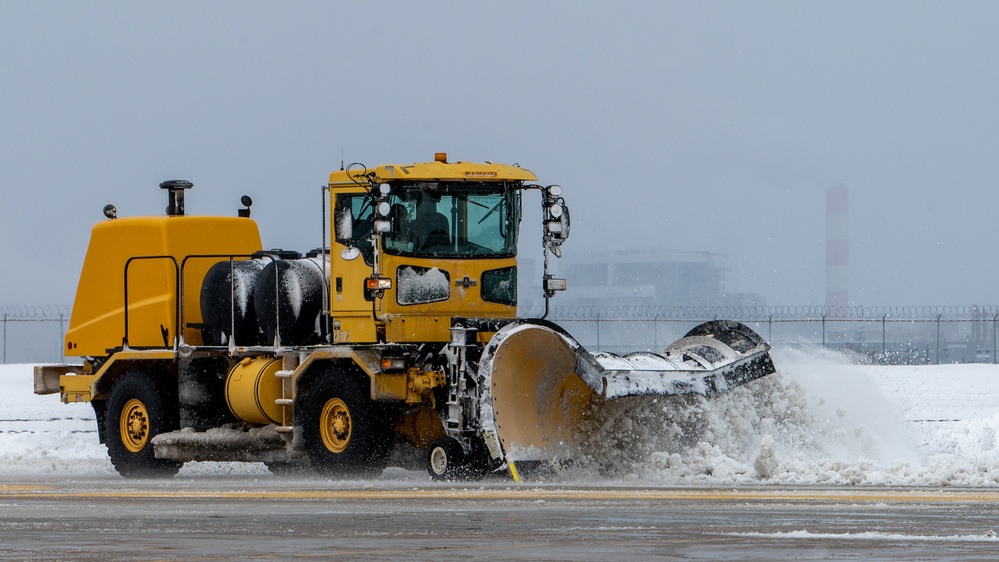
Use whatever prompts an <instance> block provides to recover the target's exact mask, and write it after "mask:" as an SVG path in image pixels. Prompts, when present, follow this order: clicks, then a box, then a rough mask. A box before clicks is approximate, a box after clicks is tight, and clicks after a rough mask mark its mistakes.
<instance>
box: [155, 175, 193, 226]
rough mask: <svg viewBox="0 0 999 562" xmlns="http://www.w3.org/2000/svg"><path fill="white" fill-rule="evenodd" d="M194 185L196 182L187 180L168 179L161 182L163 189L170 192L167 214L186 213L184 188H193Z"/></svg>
mask: <svg viewBox="0 0 999 562" xmlns="http://www.w3.org/2000/svg"><path fill="white" fill-rule="evenodd" d="M192 187H194V184H193V183H191V182H189V181H187V180H168V181H165V182H163V183H161V184H160V188H161V189H165V190H167V191H168V192H169V200H168V203H167V208H166V214H167V216H171V217H173V216H183V215H184V190H185V189H191V188H192Z"/></svg>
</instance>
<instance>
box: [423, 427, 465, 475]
mask: <svg viewBox="0 0 999 562" xmlns="http://www.w3.org/2000/svg"><path fill="white" fill-rule="evenodd" d="M464 467H465V451H464V450H463V449H462V448H461V444H460V443H458V442H457V441H456V440H455V439H454V438H453V437H441V438H439V439H434V441H433V442H432V443H430V446H429V447H427V472H428V473H429V474H430V478H432V479H433V480H460V479H462V477H463V476H464V474H463V472H464Z"/></svg>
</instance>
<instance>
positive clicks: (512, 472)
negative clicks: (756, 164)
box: [507, 461, 520, 484]
mask: <svg viewBox="0 0 999 562" xmlns="http://www.w3.org/2000/svg"><path fill="white" fill-rule="evenodd" d="M507 465H508V466H509V467H510V476H511V477H512V478H513V481H514V482H516V483H517V484H520V474H518V473H517V463H515V462H513V461H509V462H508V463H507Z"/></svg>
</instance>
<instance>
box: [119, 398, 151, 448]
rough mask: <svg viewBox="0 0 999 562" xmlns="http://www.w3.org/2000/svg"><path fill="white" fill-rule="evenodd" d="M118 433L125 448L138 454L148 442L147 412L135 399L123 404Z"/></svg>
mask: <svg viewBox="0 0 999 562" xmlns="http://www.w3.org/2000/svg"><path fill="white" fill-rule="evenodd" d="M118 432H119V435H121V442H122V443H124V445H125V448H126V449H128V450H129V451H131V452H133V453H138V452H139V451H141V450H142V448H143V447H145V446H146V442H147V441H148V440H149V412H148V411H146V405H145V404H143V403H142V402H141V401H140V400H137V399H135V398H133V399H131V400H129V401H128V402H126V403H125V407H124V408H122V409H121V419H120V420H119V422H118Z"/></svg>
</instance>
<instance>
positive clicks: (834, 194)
mask: <svg viewBox="0 0 999 562" xmlns="http://www.w3.org/2000/svg"><path fill="white" fill-rule="evenodd" d="M849 219H850V190H848V189H847V188H846V187H844V186H838V187H830V188H829V189H827V190H826V306H849V305H850V291H849V271H850V238H849V234H850V230H849V227H850V222H849Z"/></svg>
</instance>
